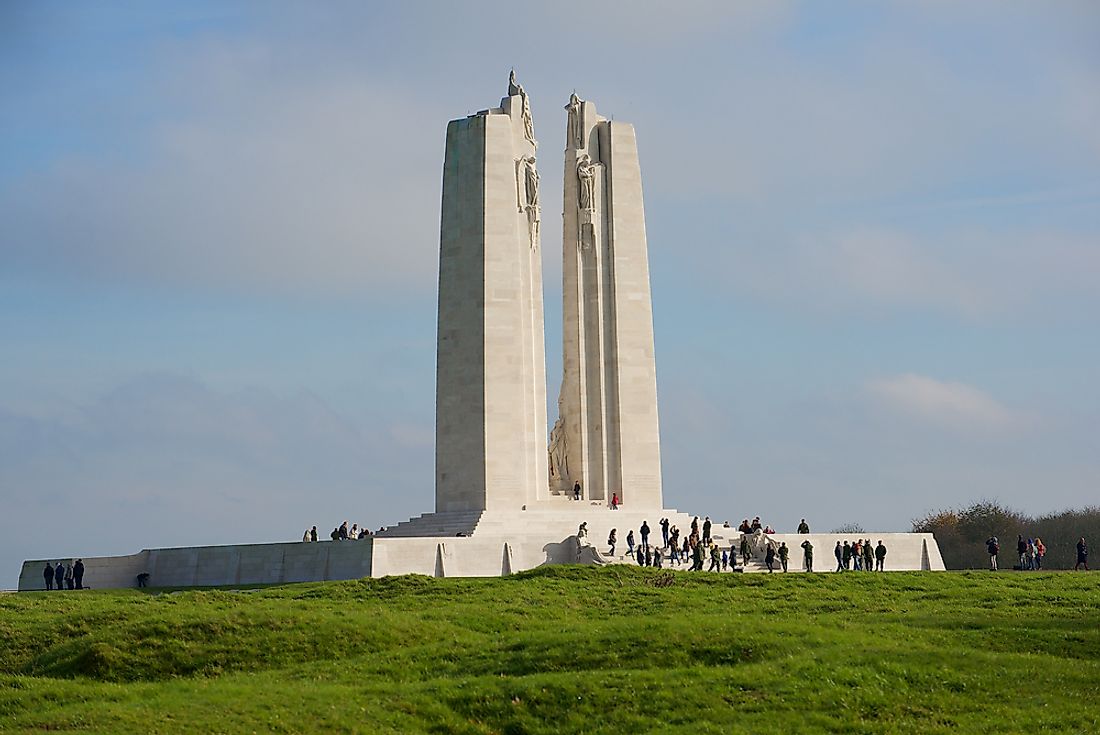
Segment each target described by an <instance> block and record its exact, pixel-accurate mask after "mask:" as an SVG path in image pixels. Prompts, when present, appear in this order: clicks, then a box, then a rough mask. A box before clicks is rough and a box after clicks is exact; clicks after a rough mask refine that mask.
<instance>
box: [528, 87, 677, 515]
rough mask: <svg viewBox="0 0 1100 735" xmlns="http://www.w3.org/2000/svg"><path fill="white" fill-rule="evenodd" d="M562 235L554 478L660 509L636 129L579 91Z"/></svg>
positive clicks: (555, 486)
mask: <svg viewBox="0 0 1100 735" xmlns="http://www.w3.org/2000/svg"><path fill="white" fill-rule="evenodd" d="M566 110H567V112H568V124H567V136H566V137H567V141H566V147H565V199H564V212H563V237H562V253H563V266H562V286H563V301H564V314H563V324H562V326H563V376H562V385H561V394H560V396H559V398H558V413H559V417H558V420H557V422H556V423H555V424H554V428H553V430H552V431H551V435H550V451H549V455H550V473H551V474H550V487H551V491H552V492H553V493H555V494H566V495H568V494H569V493H571V490H572V488H573V486H574V483H575V482H580V483H581V488H582V491H583V493H584V497H585V498H588V499H593V500H604V501H606V500H610V499H611V497H612V495H613V494H618V496H619V499H620V501H621V502H622V503H623V504H624V505H625V506H627V507H633V508H641V509H649V508H655V509H657V508H662V507H663V498H662V493H661V446H660V435H659V430H658V420H657V374H656V365H655V361H654V354H653V306H652V302H651V298H650V288H649V255H648V252H647V247H646V235H645V215H644V212H643V208H642V175H641V168H640V166H639V163H638V147H637V142H636V140H635V136H634V127H633V126H632V125H630V124H628V123H623V122H617V121H609V120H606V119H605V118H603V117H600V116H599V115H598V114H597V113H596V106H595V105H594V104H593V103H592V102H587V101H584V100H581V99H579V98H578V97H577V95H576V94H574V95H572V97H571V98H570V100H569V104H568V105H566Z"/></svg>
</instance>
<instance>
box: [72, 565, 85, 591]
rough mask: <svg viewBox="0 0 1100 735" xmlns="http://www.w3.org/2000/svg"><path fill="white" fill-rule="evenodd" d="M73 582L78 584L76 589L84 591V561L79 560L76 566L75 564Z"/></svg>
mask: <svg viewBox="0 0 1100 735" xmlns="http://www.w3.org/2000/svg"><path fill="white" fill-rule="evenodd" d="M73 581H74V582H76V588H77V589H78V590H82V589H84V560H83V559H77V560H76V564H73Z"/></svg>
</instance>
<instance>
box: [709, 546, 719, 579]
mask: <svg viewBox="0 0 1100 735" xmlns="http://www.w3.org/2000/svg"><path fill="white" fill-rule="evenodd" d="M721 570H722V555H721V554H719V553H718V544H712V545H711V547H710V569H709V570H707V571H711V572H718V571H721Z"/></svg>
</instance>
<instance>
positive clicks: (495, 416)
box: [435, 72, 548, 513]
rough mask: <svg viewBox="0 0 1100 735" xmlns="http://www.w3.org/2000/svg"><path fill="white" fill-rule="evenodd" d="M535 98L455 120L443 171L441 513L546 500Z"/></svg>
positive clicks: (516, 97) (511, 97)
mask: <svg viewBox="0 0 1100 735" xmlns="http://www.w3.org/2000/svg"><path fill="white" fill-rule="evenodd" d="M537 147H538V143H537V142H536V141H535V131H534V124H533V122H532V118H531V106H530V100H529V99H528V97H527V92H526V91H525V90H524V89H523V87H522V85H520V84H518V83H516V80H515V73H514V72H513V73H512V75H511V77H510V79H509V83H508V96H507V97H505V98H503V99H502V100H501V102H500V107H498V108H493V109H489V110H483V111H481V112H478V113H477V114H475V115H470V116H469V117H466V118H462V119H459V120H452V121H451V122H450V123H449V124H448V126H447V151H446V158H445V161H444V164H443V215H442V220H441V227H440V245H439V330H438V343H437V344H438V348H437V353H436V360H437V362H436V442H435V446H436V454H435V469H436V483H435V488H436V490H435V507H436V513H454V512H467V513H468V512H471V511H485V510H519V509H521V508H522V507H523V506H524V505H526V504H529V503H532V502H535V501H537V500H539V499H542V498H545V497H546V495H547V494H548V487H547V482H546V478H547V473H548V470H547V455H546V426H547V422H546V356H545V341H544V340H545V337H544V331H543V304H542V253H541V250H540V247H539V226H540V208H539V175H538V170H537V169H536V166H535V152H536V149H537Z"/></svg>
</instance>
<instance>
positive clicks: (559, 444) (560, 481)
mask: <svg viewBox="0 0 1100 735" xmlns="http://www.w3.org/2000/svg"><path fill="white" fill-rule="evenodd" d="M558 403H559V404H560V403H561V401H558ZM549 454H550V462H549V465H550V487H551V489H555V488H558V487H563V486H564V484H565V483H566V481H567V480H568V479H569V450H568V444H567V442H566V439H565V425H564V423H563V422H562V420H561V417H558V420H557V421H555V422H554V428H553V429H551V430H550V447H549Z"/></svg>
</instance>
